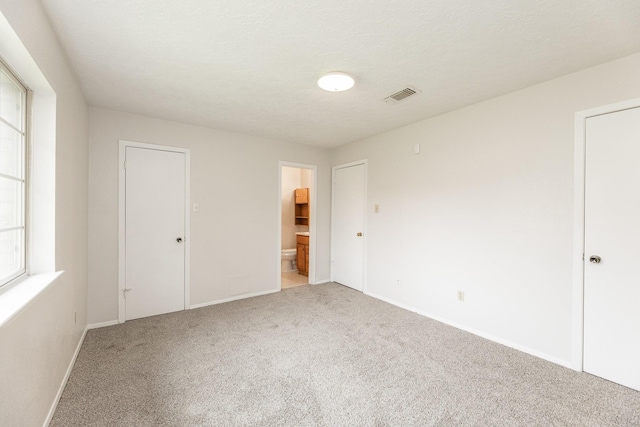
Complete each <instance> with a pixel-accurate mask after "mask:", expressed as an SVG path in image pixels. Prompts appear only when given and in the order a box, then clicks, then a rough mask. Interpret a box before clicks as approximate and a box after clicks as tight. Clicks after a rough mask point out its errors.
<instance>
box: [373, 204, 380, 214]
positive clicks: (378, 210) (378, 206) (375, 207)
mask: <svg viewBox="0 0 640 427" xmlns="http://www.w3.org/2000/svg"><path fill="white" fill-rule="evenodd" d="M373 212H375V213H380V205H378V204H376V205H374V206H373Z"/></svg>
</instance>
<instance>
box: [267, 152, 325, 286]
mask: <svg viewBox="0 0 640 427" xmlns="http://www.w3.org/2000/svg"><path fill="white" fill-rule="evenodd" d="M283 166H286V167H289V168H298V169H310V170H311V173H312V181H311V184H312V185H311V200H310V203H311V212H310V213H309V216H310V217H311V218H309V284H310V285H315V284H316V242H317V239H316V237H317V236H316V223H317V222H316V218H317V216H316V215H317V206H318V194H317V193H318V191H317V188H318V166H317V165H308V164H305V163H294V162H286V161H282V160H281V161H279V162H278V246H277V247H278V251H277V255H278V260H277V264H276V265H277V266H278V270H277V271H278V290H282V271H281V270H282V252H281V248H282V167H283Z"/></svg>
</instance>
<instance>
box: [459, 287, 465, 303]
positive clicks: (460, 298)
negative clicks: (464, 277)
mask: <svg viewBox="0 0 640 427" xmlns="http://www.w3.org/2000/svg"><path fill="white" fill-rule="evenodd" d="M458 301H461V302H462V301H464V291H460V290H458Z"/></svg>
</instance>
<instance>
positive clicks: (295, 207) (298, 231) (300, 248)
mask: <svg viewBox="0 0 640 427" xmlns="http://www.w3.org/2000/svg"><path fill="white" fill-rule="evenodd" d="M279 179H280V186H279V188H280V191H279V202H280V203H279V207H280V215H279V231H280V232H279V237H280V239H279V251H278V254H279V258H278V270H279V272H280V274H279V284H280V286H279V288H280V289H287V288H293V287H297V286H304V285H307V284H313V283H315V240H316V239H315V213H316V200H317V197H316V191H315V182H316V166H315V165H306V164H300V163H289V162H280V163H279Z"/></svg>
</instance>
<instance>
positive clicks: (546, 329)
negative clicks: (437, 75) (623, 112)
mask: <svg viewBox="0 0 640 427" xmlns="http://www.w3.org/2000/svg"><path fill="white" fill-rule="evenodd" d="M638 76H640V54H637V55H633V56H630V57H627V58H623V59H620V60H618V61H613V62H610V63H607V64H604V65H601V66H598V67H595V68H590V69H587V70H584V71H581V72H578V73H575V74H571V75H568V76H565V77H562V78H559V79H555V80H552V81H549V82H546V83H543V84H540V85H537V86H533V87H530V88H528V89H524V90H521V91H518V92H514V93H511V94H508V95H505V96H501V97H499V98H495V99H492V100H489V101H486V102H483V103H480V104H476V105H473V106H470V107H467V108H464V109H461V110H458V111H454V112H451V113H448V114H444V115H441V116H438V117H434V118H432V119H429V120H424V121H421V122H418V123H415V124H412V125H409V126H405V127H402V128H400V129H396V130H393V131H390V132H386V133H383V134H380V135H377V136H374V137H371V138H367V139H365V140H362V141H358V142H355V143H352V144H349V145H346V146H343V147H340V148H338V149H336V150H334V151H333V152H332V164H334V165H335V164H341V163H346V162H349V161H353V160H358V159H363V158H366V159H368V161H369V162H368V206H367V230H368V238H367V240H366V250H367V270H366V271H367V283H366V286H365V291H366V292H368V293H372V294H375V295H377V296H380V297H383V298H385V299H387V300H390V301H393V302H396V303H399V304H403V305H405V306H406V307H409V308H411V309H413V310H416V311H420V312H423V313H426V314H428V315H430V316H432V317H435V318H438V319H442V320H444V321H446V322H449V323H452V324H455V325H457V326H460V327H462V328H465V329H468V330H472V331H474V332H477V333H479V334H482V335H484V336H487V337H490V338H492V339H495V340H497V341H501V342H504V343H506V344H509V345H512V346H514V347H517V348H520V349H523V350H525V351H529V352H531V353H533V354H537V355H539V356H542V357H545V358H547V359H550V360H554V361H556V362H559V363H563V364H566V365H569V364H570V360H571V343H572V332H571V327H572V317H571V316H572V261H573V260H572V231H573V229H572V227H573V144H574V139H573V126H574V113H575V112H576V111H580V110H585V109H589V108H593V107H597V106H601V105H606V104H611V103H615V102H619V101H623V100H627V99H632V98H638V97H640V78H638ZM422 96H424V95H422ZM414 144H420V145H421V148H422V151H421V153H420V154H419V155H415V154H413V146H414ZM375 204H379V205H380V213H378V214H376V213H374V211H373V206H374V205H375ZM457 290H463V291H464V292H465V294H466V295H465V297H466V299H465V302H463V303H461V302H458V301H457V300H456V297H457Z"/></svg>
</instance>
